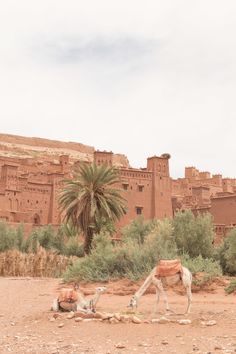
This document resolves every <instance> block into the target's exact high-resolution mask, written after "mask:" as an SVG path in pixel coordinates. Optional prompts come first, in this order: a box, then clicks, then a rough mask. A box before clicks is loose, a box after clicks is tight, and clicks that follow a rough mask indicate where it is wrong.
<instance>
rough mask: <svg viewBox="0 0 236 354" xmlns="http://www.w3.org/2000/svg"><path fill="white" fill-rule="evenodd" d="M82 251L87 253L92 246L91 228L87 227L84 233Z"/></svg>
mask: <svg viewBox="0 0 236 354" xmlns="http://www.w3.org/2000/svg"><path fill="white" fill-rule="evenodd" d="M84 237H85V239H84V253H85V254H89V253H90V252H91V248H92V241H93V230H92V229H91V228H88V231H87V233H86V234H85V235H84Z"/></svg>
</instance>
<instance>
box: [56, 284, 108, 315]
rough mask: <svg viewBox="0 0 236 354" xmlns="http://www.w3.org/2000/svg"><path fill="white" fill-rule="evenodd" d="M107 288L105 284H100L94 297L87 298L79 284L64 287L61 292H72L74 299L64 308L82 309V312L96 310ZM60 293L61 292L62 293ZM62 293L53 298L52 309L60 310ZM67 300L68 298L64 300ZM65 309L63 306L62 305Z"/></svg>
mask: <svg viewBox="0 0 236 354" xmlns="http://www.w3.org/2000/svg"><path fill="white" fill-rule="evenodd" d="M106 290H107V288H106V287H105V286H100V287H97V288H95V294H94V296H93V297H92V298H89V299H87V298H86V297H85V296H84V294H83V293H82V292H81V290H80V289H79V286H78V285H74V286H73V287H72V288H66V289H62V290H61V293H63V291H65V292H66V293H68V292H69V293H70V294H72V297H73V300H72V301H71V302H68V305H67V306H66V307H65V308H64V310H65V309H66V310H67V309H68V310H74V311H80V312H85V313H90V312H95V311H96V305H97V303H98V301H99V298H100V296H101V295H102V294H103V293H104V292H106ZM61 293H60V294H61ZM59 298H60V295H59V297H58V298H56V299H54V300H53V303H52V310H53V311H59V310H60V307H62V306H60V299H59ZM64 302H66V300H65V301H64ZM62 309H63V307H62Z"/></svg>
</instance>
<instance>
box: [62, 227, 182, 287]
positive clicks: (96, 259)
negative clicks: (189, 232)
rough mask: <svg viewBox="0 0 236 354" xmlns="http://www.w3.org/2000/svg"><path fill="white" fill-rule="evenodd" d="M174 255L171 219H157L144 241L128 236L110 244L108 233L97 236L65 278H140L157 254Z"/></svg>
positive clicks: (91, 279) (90, 279)
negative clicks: (119, 241)
mask: <svg viewBox="0 0 236 354" xmlns="http://www.w3.org/2000/svg"><path fill="white" fill-rule="evenodd" d="M175 255H176V247H175V243H174V241H173V235H172V226H171V223H170V221H168V220H164V221H159V222H158V223H156V226H155V229H153V231H152V233H151V234H150V235H149V236H147V237H146V238H145V240H144V242H143V244H139V243H137V242H135V241H134V240H133V239H132V238H131V239H126V242H125V243H123V244H121V245H115V246H113V245H112V243H111V238H110V237H109V236H108V235H107V234H100V235H98V236H96V237H95V239H94V241H93V248H92V251H91V254H90V255H89V256H86V257H84V258H83V259H80V260H78V261H77V262H76V263H75V264H74V265H73V266H72V267H70V268H69V269H68V271H67V272H66V273H65V279H66V280H72V279H73V280H77V281H79V280H88V281H102V280H103V281H104V280H109V279H117V278H121V277H127V278H130V279H139V278H142V277H143V276H144V275H145V274H148V273H149V272H150V271H151V269H152V268H153V267H154V266H155V264H156V263H157V260H158V259H159V258H173V256H175Z"/></svg>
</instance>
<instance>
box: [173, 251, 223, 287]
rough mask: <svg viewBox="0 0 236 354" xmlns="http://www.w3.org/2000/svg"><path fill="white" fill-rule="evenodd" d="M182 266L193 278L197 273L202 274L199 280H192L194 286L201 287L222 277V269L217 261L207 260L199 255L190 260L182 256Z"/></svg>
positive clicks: (187, 256) (188, 257)
mask: <svg viewBox="0 0 236 354" xmlns="http://www.w3.org/2000/svg"><path fill="white" fill-rule="evenodd" d="M180 258H181V261H182V264H183V265H184V266H185V267H186V268H188V269H189V270H190V272H191V273H192V274H193V277H194V275H195V274H197V273H202V276H201V277H200V278H199V279H193V284H194V285H203V284H205V283H207V282H209V281H210V280H212V279H214V278H215V277H219V276H221V275H222V269H221V266H220V264H219V262H218V261H216V260H214V259H209V258H203V257H202V256H201V255H200V256H198V257H195V258H190V256H189V255H187V254H184V255H182V256H181V257H180Z"/></svg>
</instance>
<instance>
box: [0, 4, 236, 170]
mask: <svg viewBox="0 0 236 354" xmlns="http://www.w3.org/2000/svg"><path fill="white" fill-rule="evenodd" d="M0 132H1V133H9V134H18V135H23V136H36V137H42V138H49V139H56V140H63V141H75V142H80V143H83V144H86V145H91V146H94V147H95V148H96V149H99V150H108V151H110V150H112V151H113V152H114V153H123V154H125V155H126V156H127V157H128V159H129V161H130V164H131V166H133V167H145V166H146V159H147V157H149V156H153V155H161V154H162V153H164V152H168V153H170V154H171V160H170V172H171V175H172V177H182V176H183V175H184V167H185V166H195V167H196V168H198V169H199V170H201V171H206V170H207V171H210V172H211V173H222V174H223V176H224V177H236V1H235V0H232V1H231V0H224V1H223V0H222V1H219V0H198V1H196V0H169V1H168V0H164V1H163V0H153V1H152V0H146V1H143V0H119V1H117V0H116V1H115V0H99V1H98V0H93V1H90V0H86V1H82V0H67V1H66V0H40V1H36V0H20V1H19V0H14V1H13V0H5V1H1V4H0Z"/></svg>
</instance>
